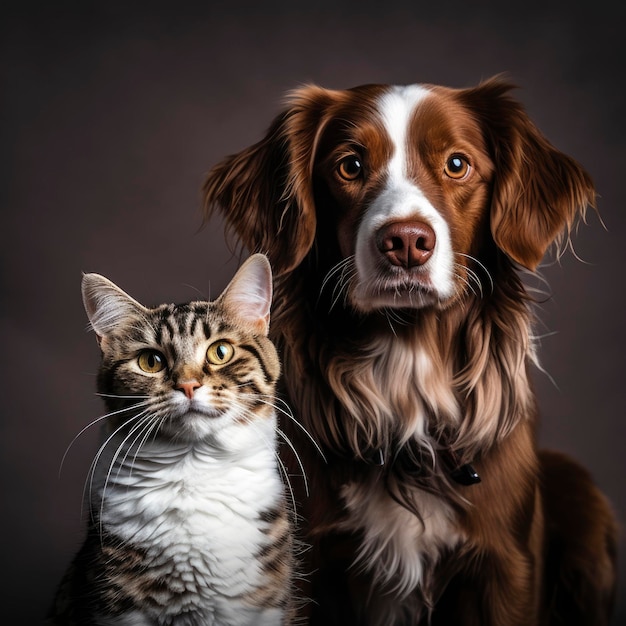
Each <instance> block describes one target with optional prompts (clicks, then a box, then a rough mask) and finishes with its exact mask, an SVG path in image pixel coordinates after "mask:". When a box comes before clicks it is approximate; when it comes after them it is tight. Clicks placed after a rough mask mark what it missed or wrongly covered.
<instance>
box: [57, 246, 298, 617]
mask: <svg viewBox="0 0 626 626" xmlns="http://www.w3.org/2000/svg"><path fill="white" fill-rule="evenodd" d="M82 294H83V302H84V305H85V309H86V312H87V315H88V317H89V320H90V323H91V327H92V328H93V330H94V331H95V333H96V335H97V339H98V343H99V344H100V349H101V352H102V361H101V366H100V369H99V374H98V383H97V387H98V391H99V393H100V395H102V397H103V398H104V400H105V403H106V407H107V410H108V413H107V415H106V419H105V423H106V426H105V428H104V431H105V438H104V443H103V445H102V446H101V447H100V449H99V452H98V454H97V455H96V457H95V459H94V461H93V463H92V468H91V471H90V480H89V481H88V483H87V485H86V501H87V504H88V508H89V515H88V528H87V534H86V538H85V540H84V543H83V545H82V547H81V548H80V550H79V551H78V553H77V555H76V556H75V558H74V560H73V561H72V562H71V564H70V566H69V568H68V570H67V572H66V574H65V576H64V578H63V579H62V581H61V583H60V585H59V588H58V591H57V593H56V596H55V601H54V603H53V608H52V611H51V615H50V622H49V623H51V624H55V625H59V626H60V625H64V626H86V625H88V624H93V625H95V626H105V625H106V626H108V625H112V624H123V625H133V626H135V625H136V626H144V625H145V626H147V625H150V626H201V625H202V626H212V625H219V626H244V625H248V624H249V625H255V626H273V625H279V624H280V625H285V624H290V623H291V618H292V614H293V613H294V612H295V602H294V600H293V591H292V589H293V581H294V576H295V560H296V557H295V552H294V545H295V543H294V538H293V535H294V533H293V530H292V518H291V515H292V513H291V511H292V508H291V507H290V506H288V503H287V498H286V494H285V483H284V482H283V480H282V478H281V475H280V473H279V469H280V465H279V461H278V456H277V445H278V444H277V440H278V439H277V437H278V432H279V431H278V430H277V428H278V427H277V417H276V408H275V407H276V406H277V404H276V399H275V396H274V393H275V391H274V390H275V384H276V381H277V379H278V377H279V373H280V364H279V359H278V356H277V353H276V350H275V348H274V346H273V344H272V343H271V342H270V340H269V339H268V338H267V334H268V327H269V313H270V305H271V298H272V274H271V268H270V264H269V262H268V260H267V258H266V257H265V256H264V255H261V254H255V255H252V256H251V257H250V258H248V260H247V261H246V262H244V264H243V265H242V266H241V268H240V269H239V270H238V272H237V273H236V274H235V276H234V277H233V279H232V281H231V282H230V284H229V285H228V286H227V287H226V289H225V290H224V291H223V293H222V294H221V295H220V296H219V298H217V299H216V300H215V301H213V302H191V303H188V304H182V305H172V304H169V305H161V306H157V307H156V308H146V307H144V306H142V305H141V304H139V303H138V302H137V301H136V300H134V299H133V298H131V297H130V296H129V295H127V294H126V293H125V292H124V291H122V290H121V289H120V288H119V287H117V286H116V285H115V284H114V283H112V282H111V281H109V280H108V279H106V278H104V277H103V276H100V275H99V274H85V275H84V276H83V279H82ZM287 482H288V481H287Z"/></svg>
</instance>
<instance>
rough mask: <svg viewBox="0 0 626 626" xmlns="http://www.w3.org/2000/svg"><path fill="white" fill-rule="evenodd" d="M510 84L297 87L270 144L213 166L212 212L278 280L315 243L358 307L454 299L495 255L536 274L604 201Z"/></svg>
mask: <svg viewBox="0 0 626 626" xmlns="http://www.w3.org/2000/svg"><path fill="white" fill-rule="evenodd" d="M511 89H512V86H511V85H510V84H508V83H506V82H504V81H503V80H501V79H499V78H495V79H491V80H489V81H486V82H484V83H482V84H481V85H479V86H478V87H475V88H470V89H450V88H446V87H440V86H432V85H411V86H403V87H401V86H389V85H366V86H360V87H355V88H353V89H348V90H343V91H337V90H328V89H322V88H319V87H316V86H307V87H303V88H301V89H298V90H296V91H294V92H292V93H291V94H290V95H289V97H288V101H287V107H286V109H285V110H284V112H283V113H281V114H280V115H279V116H278V117H277V118H276V119H275V120H274V122H273V124H272V125H271V128H270V129H269V131H268V133H267V135H266V136H265V138H263V139H262V140H261V141H260V142H258V143H257V144H255V145H253V146H251V147H250V148H248V149H245V150H243V151H242V152H241V153H239V154H236V155H233V156H231V157H228V158H227V159H225V160H224V161H223V162H222V163H220V164H219V165H217V166H216V167H215V168H214V169H213V170H212V171H211V172H210V173H209V175H208V178H207V181H206V183H205V188H204V191H205V200H206V205H205V206H206V209H207V215H209V214H210V213H211V212H212V211H213V210H214V209H215V208H218V209H219V210H221V211H222V212H223V214H224V216H225V219H226V223H227V226H228V228H229V229H231V230H232V231H233V232H234V233H235V234H236V236H237V238H238V239H239V240H240V241H241V242H242V243H243V244H244V246H245V247H247V248H248V249H249V250H250V251H255V252H264V253H266V254H267V255H268V256H269V258H270V260H271V262H272V265H273V267H274V269H275V271H276V273H277V274H279V275H280V274H285V273H288V272H290V271H292V270H294V268H297V267H298V266H299V265H300V264H301V263H302V261H303V260H304V259H305V257H307V255H308V254H309V253H310V252H311V250H312V249H313V248H314V246H315V248H316V250H315V255H316V258H320V257H322V258H327V267H326V268H324V271H328V270H329V269H330V268H331V267H333V265H334V264H336V265H335V268H336V271H337V275H340V276H341V277H342V280H343V282H344V285H343V286H344V287H345V289H346V296H347V301H348V302H349V303H350V304H351V305H352V306H353V307H354V308H355V309H356V310H359V311H362V312H367V311H371V310H375V309H380V308H390V307H391V308H393V307H398V308H407V307H408V308H421V307H424V306H431V305H434V306H439V307H445V306H448V305H449V304H450V303H451V302H454V301H455V299H456V298H458V297H460V296H461V295H463V294H465V293H468V292H469V291H471V290H473V289H474V287H478V286H479V285H478V284H477V283H478V282H479V281H480V278H479V274H480V272H481V269H480V268H481V267H482V266H483V265H484V264H485V263H488V261H486V256H488V255H491V257H493V256H494V255H502V254H504V255H505V256H506V257H507V258H508V259H510V260H512V261H514V262H515V263H517V264H519V265H520V266H523V267H525V268H528V269H530V270H534V269H536V267H537V265H538V264H539V262H540V261H541V259H542V258H543V256H544V254H545V252H546V250H547V248H548V247H549V246H550V245H551V244H552V243H553V242H560V241H562V239H563V237H567V236H568V235H569V232H570V229H571V228H572V225H573V224H574V222H575V220H576V218H577V216H578V215H581V214H582V215H584V211H585V209H586V207H587V206H588V205H593V203H594V199H595V198H594V189H593V184H592V182H591V180H590V178H589V176H588V174H587V173H586V172H585V171H584V170H583V169H582V168H581V167H580V166H579V165H578V164H577V163H576V162H575V161H574V160H573V159H571V158H570V157H568V156H566V155H565V154H563V153H561V152H560V151H558V150H557V149H555V148H554V147H553V146H552V145H551V144H550V143H549V142H548V140H547V139H546V138H545V137H544V136H543V135H542V134H541V133H540V132H539V130H538V129H537V128H536V127H535V125H534V124H533V123H532V122H531V121H530V119H529V118H528V116H527V114H526V113H525V111H524V109H523V107H522V106H521V105H520V104H519V103H518V102H517V101H515V100H514V99H513V98H512V97H511V96H510V91H511Z"/></svg>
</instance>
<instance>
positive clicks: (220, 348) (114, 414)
mask: <svg viewBox="0 0 626 626" xmlns="http://www.w3.org/2000/svg"><path fill="white" fill-rule="evenodd" d="M82 293H83V302H84V305H85V310H86V311H87V316H88V317H89V321H90V323H91V327H92V328H93V330H94V331H95V333H96V335H97V338H98V343H99V344H100V348H101V351H102V362H101V367H100V371H99V376H98V391H99V392H100V393H101V394H102V395H103V397H104V399H105V402H106V404H107V408H108V409H109V412H110V413H111V416H110V417H109V418H108V426H109V428H110V429H111V431H112V430H114V429H120V433H122V434H124V435H126V434H127V433H131V434H130V435H129V436H131V437H134V436H135V435H136V436H137V437H138V440H139V439H140V438H141V437H144V436H145V437H146V438H149V437H153V436H157V437H167V438H175V439H178V438H180V439H181V440H184V441H195V440H200V439H204V438H206V437H210V436H212V435H214V434H215V433H216V432H218V431H219V430H221V429H222V428H223V427H225V426H227V425H232V424H233V423H241V424H244V423H250V422H254V421H255V420H259V419H267V418H269V416H271V415H272V406H271V403H272V396H273V393H274V388H275V383H276V380H277V378H278V376H279V372H280V366H279V361H278V356H277V353H276V350H275V348H274V345H273V344H272V343H271V341H270V340H269V339H268V338H267V334H268V328H269V314H270V306H271V299H272V273H271V269H270V265H269V262H268V260H267V258H266V257H265V256H263V255H261V254H255V255H253V256H251V257H250V258H249V259H248V260H247V261H246V262H245V263H244V264H243V265H242V266H241V268H240V269H239V271H238V272H237V273H236V274H235V276H234V277H233V279H232V280H231V282H230V284H229V285H228V286H227V287H226V289H225V290H224V291H223V292H222V294H221V295H220V296H219V298H217V299H216V300H214V301H212V302H202V301H197V302H189V303H187V304H179V305H175V304H163V305H160V306H157V307H154V308H148V307H145V306H143V305H141V304H140V303H139V302H137V301H136V300H135V299H133V298H132V297H131V296H129V295H128V294H127V293H125V292H124V291H122V289H120V288H119V287H118V286H117V285H115V284H114V283H112V282H111V281H110V280H108V279H107V278H105V277H103V276H101V275H99V274H85V275H84V276H83V281H82Z"/></svg>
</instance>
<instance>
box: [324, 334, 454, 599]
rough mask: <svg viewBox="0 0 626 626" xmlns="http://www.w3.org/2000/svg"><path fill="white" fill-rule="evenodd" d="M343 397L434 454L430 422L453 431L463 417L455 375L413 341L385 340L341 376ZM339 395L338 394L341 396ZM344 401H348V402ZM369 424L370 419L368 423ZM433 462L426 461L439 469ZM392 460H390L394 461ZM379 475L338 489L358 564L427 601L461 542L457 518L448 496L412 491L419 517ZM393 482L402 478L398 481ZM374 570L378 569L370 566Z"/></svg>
mask: <svg viewBox="0 0 626 626" xmlns="http://www.w3.org/2000/svg"><path fill="white" fill-rule="evenodd" d="M342 378H343V381H344V385H345V386H344V393H348V394H350V395H351V398H350V401H351V402H352V406H354V404H355V403H360V404H361V409H360V410H362V411H365V414H369V415H371V416H376V418H377V420H378V422H379V427H380V428H381V429H382V430H381V431H379V432H382V431H387V432H392V433H393V435H392V438H393V439H394V440H395V441H396V442H397V443H398V444H399V445H400V446H402V445H404V444H406V443H408V442H417V443H418V445H419V446H420V447H421V448H423V449H425V450H431V451H433V452H434V450H435V447H436V445H437V444H436V443H435V441H434V439H433V435H432V433H431V431H432V429H433V423H432V422H433V418H435V419H436V420H437V422H439V423H438V424H434V426H435V427H438V426H440V425H441V423H447V424H448V425H449V426H450V427H453V426H454V424H455V423H456V421H457V420H458V419H459V416H460V407H459V405H458V402H457V399H456V397H455V394H454V393H453V386H452V380H451V378H452V372H451V369H448V368H447V367H445V366H444V364H443V363H442V362H441V361H440V362H438V363H437V362H435V361H434V359H433V358H432V357H431V356H430V354H429V350H428V346H424V345H420V344H419V342H416V341H415V336H411V337H410V340H408V339H407V338H406V337H405V338H401V337H394V340H389V338H384V339H381V340H380V341H379V342H378V343H375V344H373V350H372V352H370V353H369V355H368V356H367V357H365V358H363V360H362V361H360V362H359V364H358V367H357V368H354V363H353V369H352V370H351V374H348V373H347V372H344V376H343V377H342ZM337 391H338V390H335V392H336V393H337ZM345 400H348V399H347V398H346V399H345ZM368 423H371V420H370V421H368ZM433 458H436V454H433V457H429V458H428V461H427V462H428V463H431V464H432V463H435V464H436V463H437V461H433ZM392 462H393V459H385V463H392ZM380 471H381V474H377V472H376V469H374V470H373V472H372V473H371V474H370V477H369V478H368V479H366V480H359V481H353V482H347V483H346V484H345V485H344V486H343V488H342V489H341V493H340V495H341V497H342V499H343V502H344V504H345V509H346V518H345V521H344V527H345V528H346V529H348V530H350V531H357V532H361V533H362V536H363V540H362V544H361V548H360V550H359V554H358V562H359V564H361V565H364V566H365V567H366V568H368V569H372V571H373V573H374V575H375V576H376V578H377V579H378V580H379V581H380V582H381V583H383V584H384V585H385V586H390V587H391V588H393V589H394V591H395V592H396V593H398V594H399V595H405V594H408V593H409V592H410V591H411V590H413V589H415V588H417V587H421V588H422V590H423V592H424V593H425V595H428V590H427V589H426V588H425V587H426V586H427V579H428V578H429V576H428V573H429V570H430V568H431V567H432V566H433V565H435V564H436V563H437V561H438V560H439V557H440V555H441V553H442V552H443V551H445V550H447V549H452V548H454V547H455V546H456V545H458V544H459V542H460V541H461V539H462V532H461V530H460V528H459V525H458V522H457V520H456V516H455V513H454V511H453V509H452V507H451V506H450V504H449V502H448V500H447V499H446V497H445V495H436V494H432V493H429V492H427V491H424V490H421V489H414V488H413V487H412V489H413V492H412V504H413V505H414V506H415V508H416V510H417V512H418V513H419V515H417V514H416V513H415V512H414V511H412V510H410V509H409V508H406V507H404V506H402V505H401V504H399V503H398V502H397V501H396V500H394V499H393V497H392V496H391V495H390V493H389V488H388V484H387V483H386V481H385V480H383V478H382V472H384V471H385V470H384V469H383V468H381V470H380ZM394 480H402V478H401V476H400V477H399V478H394ZM370 564H373V565H370Z"/></svg>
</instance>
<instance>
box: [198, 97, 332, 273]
mask: <svg viewBox="0 0 626 626" xmlns="http://www.w3.org/2000/svg"><path fill="white" fill-rule="evenodd" d="M331 98H332V97H331V92H330V91H329V90H326V89H322V88H319V87H316V86H312V85H311V86H306V87H302V88H300V89H297V90H295V91H293V92H291V93H290V94H289V96H288V98H287V107H286V109H285V110H284V111H283V112H282V113H281V114H280V115H278V117H276V119H275V120H274V121H273V123H272V124H271V126H270V128H269V130H268V132H267V134H266V136H265V137H264V138H263V139H261V141H259V142H258V143H256V144H254V145H253V146H250V147H249V148H246V149H245V150H243V151H242V152H239V153H238V154H234V155H231V156H229V157H227V158H226V159H224V160H223V161H222V162H221V163H219V164H217V165H216V166H215V167H214V168H212V169H211V170H210V171H209V173H208V175H207V178H206V181H205V183H204V189H203V190H204V201H205V202H204V206H205V219H208V218H209V217H210V216H211V215H212V214H213V212H214V211H216V210H217V211H220V212H221V213H222V214H223V216H224V218H225V221H226V229H227V232H228V233H230V234H233V235H235V236H236V238H237V239H239V240H240V242H241V243H242V244H243V245H244V246H245V247H246V248H247V249H248V250H249V251H250V252H262V253H264V254H266V255H267V256H268V257H269V260H270V262H271V264H272V268H273V270H274V272H275V273H276V274H277V275H280V274H284V273H285V272H288V271H290V270H292V269H293V268H294V267H296V266H297V265H299V264H300V262H301V261H302V259H303V258H304V257H305V256H306V254H307V253H308V251H309V250H310V249H311V246H312V245H313V240H314V237H315V229H316V222H317V220H316V215H315V205H314V199H313V188H312V173H313V172H312V170H313V160H314V156H315V149H316V143H317V138H318V137H319V134H320V132H321V128H322V125H323V118H324V110H325V108H326V106H327V104H328V103H329V102H330V100H331Z"/></svg>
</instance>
